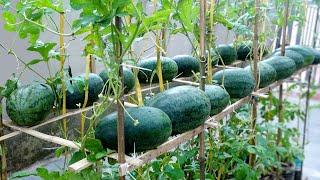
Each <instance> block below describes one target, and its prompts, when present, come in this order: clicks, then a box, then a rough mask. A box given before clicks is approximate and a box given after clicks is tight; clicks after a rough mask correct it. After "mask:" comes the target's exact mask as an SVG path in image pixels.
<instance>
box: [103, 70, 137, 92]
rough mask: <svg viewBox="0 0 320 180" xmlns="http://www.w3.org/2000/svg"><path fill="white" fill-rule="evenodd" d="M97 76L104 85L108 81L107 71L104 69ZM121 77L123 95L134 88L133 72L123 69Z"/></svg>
mask: <svg viewBox="0 0 320 180" xmlns="http://www.w3.org/2000/svg"><path fill="white" fill-rule="evenodd" d="M99 76H100V77H101V78H102V80H103V82H104V84H105V83H107V81H108V80H109V77H108V71H107V70H106V69H105V70H103V71H101V72H100V74H99ZM123 76H124V93H125V94H127V93H128V92H130V91H131V90H132V89H133V88H134V85H135V78H134V74H133V72H132V71H131V70H130V69H128V68H123ZM107 87H108V86H107Z"/></svg>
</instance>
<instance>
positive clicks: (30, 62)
mask: <svg viewBox="0 0 320 180" xmlns="http://www.w3.org/2000/svg"><path fill="white" fill-rule="evenodd" d="M42 61H44V60H43V59H33V60H31V61H29V62H28V63H27V66H32V65H35V64H38V63H39V62H42Z"/></svg>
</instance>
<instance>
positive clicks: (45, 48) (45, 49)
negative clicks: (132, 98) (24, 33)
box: [27, 41, 57, 63]
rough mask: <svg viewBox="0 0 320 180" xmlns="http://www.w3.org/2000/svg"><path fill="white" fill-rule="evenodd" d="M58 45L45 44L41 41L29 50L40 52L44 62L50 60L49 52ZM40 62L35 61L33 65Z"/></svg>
mask: <svg viewBox="0 0 320 180" xmlns="http://www.w3.org/2000/svg"><path fill="white" fill-rule="evenodd" d="M56 45H57V44H56V43H43V42H41V41H37V42H36V44H35V45H33V46H30V47H29V48H28V49H27V50H29V51H34V52H38V53H39V54H40V55H41V56H42V58H43V61H48V60H49V52H50V51H51V50H52V49H53V48H54V47H55V46H56ZM39 62H40V61H34V62H33V63H39Z"/></svg>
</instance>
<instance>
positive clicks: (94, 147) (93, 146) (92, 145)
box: [84, 138, 105, 153]
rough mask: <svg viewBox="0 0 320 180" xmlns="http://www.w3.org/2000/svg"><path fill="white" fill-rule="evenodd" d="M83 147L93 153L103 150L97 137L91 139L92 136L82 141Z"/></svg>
mask: <svg viewBox="0 0 320 180" xmlns="http://www.w3.org/2000/svg"><path fill="white" fill-rule="evenodd" d="M84 147H85V148H86V149H87V150H89V151H90V152H93V153H98V152H101V151H105V150H104V148H103V146H102V144H101V142H100V141H99V140H97V139H93V138H88V139H87V140H86V141H85V142H84Z"/></svg>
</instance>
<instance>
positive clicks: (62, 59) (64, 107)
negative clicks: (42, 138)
mask: <svg viewBox="0 0 320 180" xmlns="http://www.w3.org/2000/svg"><path fill="white" fill-rule="evenodd" d="M59 20H60V36H59V42H60V73H61V74H60V75H61V80H62V83H61V90H62V109H61V114H66V113H67V97H66V83H65V80H64V79H65V75H64V63H65V46H64V36H63V34H64V21H65V19H64V13H63V12H62V13H60V19H59ZM62 124H63V133H64V137H65V138H67V136H68V133H67V131H68V127H67V119H63V121H62Z"/></svg>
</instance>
